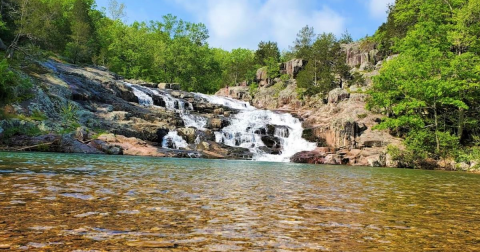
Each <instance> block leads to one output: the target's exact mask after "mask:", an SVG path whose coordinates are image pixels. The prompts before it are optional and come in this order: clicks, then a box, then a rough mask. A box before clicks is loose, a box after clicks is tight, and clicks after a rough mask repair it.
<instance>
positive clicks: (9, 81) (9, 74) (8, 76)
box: [0, 59, 32, 104]
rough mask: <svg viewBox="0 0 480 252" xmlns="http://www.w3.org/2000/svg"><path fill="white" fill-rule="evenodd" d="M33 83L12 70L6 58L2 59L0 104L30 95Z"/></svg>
mask: <svg viewBox="0 0 480 252" xmlns="http://www.w3.org/2000/svg"><path fill="white" fill-rule="evenodd" d="M31 88H32V83H31V82H30V80H29V79H27V78H24V77H22V76H20V75H19V74H17V73H15V72H14V71H12V70H11V69H10V67H9V64H8V62H7V60H6V59H3V60H0V104H6V103H9V102H12V101H16V100H19V99H22V98H23V97H26V96H28V94H29V93H30V92H29V91H30V89H31Z"/></svg>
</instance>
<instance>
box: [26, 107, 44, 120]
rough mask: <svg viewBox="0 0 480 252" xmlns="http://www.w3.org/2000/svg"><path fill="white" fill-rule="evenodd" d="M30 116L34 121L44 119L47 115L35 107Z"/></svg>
mask: <svg viewBox="0 0 480 252" xmlns="http://www.w3.org/2000/svg"><path fill="white" fill-rule="evenodd" d="M30 118H32V119H33V120H35V121H44V120H46V119H47V118H48V117H47V115H45V113H43V112H42V111H40V110H38V109H35V110H34V111H33V112H32V115H31V116H30Z"/></svg>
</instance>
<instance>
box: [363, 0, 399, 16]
mask: <svg viewBox="0 0 480 252" xmlns="http://www.w3.org/2000/svg"><path fill="white" fill-rule="evenodd" d="M393 3H395V0H369V2H368V9H369V11H370V16H371V17H372V18H375V19H385V18H386V17H387V10H388V5H389V4H393Z"/></svg>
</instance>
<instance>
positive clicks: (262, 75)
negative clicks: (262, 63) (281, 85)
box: [255, 67, 269, 87]
mask: <svg viewBox="0 0 480 252" xmlns="http://www.w3.org/2000/svg"><path fill="white" fill-rule="evenodd" d="M255 81H256V82H257V83H258V86H260V87H264V86H267V85H268V83H269V81H268V74H267V68H266V67H262V68H260V69H258V70H257V73H256V75H255Z"/></svg>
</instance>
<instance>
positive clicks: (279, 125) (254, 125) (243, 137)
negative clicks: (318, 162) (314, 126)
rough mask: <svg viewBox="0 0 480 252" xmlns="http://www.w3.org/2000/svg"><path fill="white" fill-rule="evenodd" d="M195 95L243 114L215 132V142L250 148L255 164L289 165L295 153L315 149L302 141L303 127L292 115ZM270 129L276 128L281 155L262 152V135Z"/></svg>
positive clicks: (221, 98)
mask: <svg viewBox="0 0 480 252" xmlns="http://www.w3.org/2000/svg"><path fill="white" fill-rule="evenodd" d="M196 95H197V96H198V97H201V98H204V99H206V100H207V101H208V102H210V103H215V104H219V105H223V106H226V107H230V108H234V109H238V110H240V113H238V114H236V115H233V116H232V118H231V124H230V126H228V127H225V128H223V129H222V130H221V131H218V132H215V137H216V141H217V142H219V143H224V144H226V145H229V146H240V147H243V148H248V149H249V150H250V151H251V152H252V153H254V156H253V159H254V160H256V161H271V162H290V158H291V157H292V156H293V155H295V154H296V153H298V152H301V151H311V150H314V149H315V148H316V144H315V143H310V142H308V141H306V140H305V139H303V138H302V133H303V127H302V123H301V122H300V120H298V119H297V118H294V117H293V116H292V115H291V114H287V113H282V114H280V113H275V112H272V111H269V110H260V109H256V108H255V107H253V106H251V105H250V104H248V103H246V102H242V101H237V100H233V99H230V98H225V97H218V96H210V95H204V94H196ZM268 125H271V126H275V132H274V136H275V137H276V138H277V139H278V140H280V143H279V144H280V145H281V153H279V154H278V155H273V154H268V153H266V152H265V151H264V150H263V148H262V147H265V144H264V142H263V141H262V135H263V136H264V134H260V133H261V132H259V131H261V130H266V129H268Z"/></svg>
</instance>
